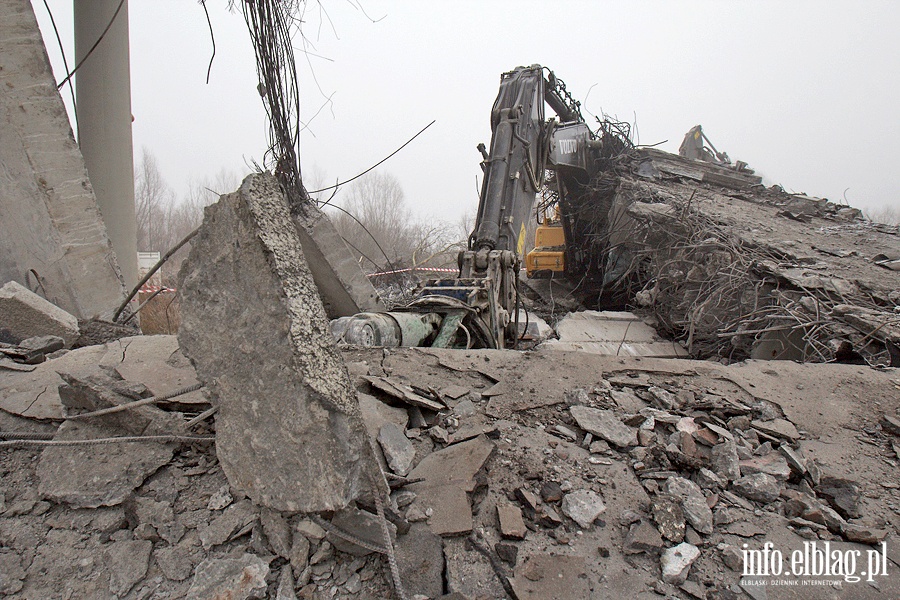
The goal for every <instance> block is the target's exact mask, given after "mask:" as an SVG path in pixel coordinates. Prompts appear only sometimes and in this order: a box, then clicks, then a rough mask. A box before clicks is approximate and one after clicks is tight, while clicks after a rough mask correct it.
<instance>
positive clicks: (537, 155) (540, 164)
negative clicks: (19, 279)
mask: <svg viewBox="0 0 900 600" xmlns="http://www.w3.org/2000/svg"><path fill="white" fill-rule="evenodd" d="M548 106H549V107H550V109H552V111H553V113H554V115H555V116H551V117H549V118H548V117H546V116H545V109H546V107H548ZM478 150H479V151H480V152H481V155H482V159H483V160H482V163H481V167H482V170H483V172H484V178H483V182H482V187H481V193H480V199H479V204H478V212H477V215H476V220H475V227H474V229H473V231H472V233H471V235H470V236H469V239H468V244H467V249H466V250H463V251H462V252H460V254H459V256H458V266H459V275H458V276H457V277H455V278H446V279H435V280H431V281H427V282H425V283H424V284H423V285H422V286H421V287H420V289H419V290H418V292H417V294H416V297H415V299H414V300H413V301H412V302H411V303H409V304H408V305H406V306H404V307H402V308H398V309H394V310H392V311H390V312H379V313H360V314H356V315H354V316H351V317H342V318H340V319H336V320H334V321H332V325H331V327H332V333H333V334H334V336H335V338H336V339H338V340H339V341H342V342H345V343H348V344H353V345H361V346H388V347H391V346H430V347H441V348H508V347H515V346H516V345H517V342H518V335H519V334H518V331H519V323H518V321H519V315H520V312H521V311H520V310H519V308H520V306H521V295H520V288H519V272H520V270H521V267H522V261H523V258H524V262H525V266H526V273H527V276H528V277H555V276H559V277H563V278H564V277H569V278H576V277H577V278H578V280H579V282H580V284H581V285H583V286H585V287H586V288H587V287H588V286H589V284H590V283H591V282H598V281H602V275H603V273H602V271H603V269H602V259H601V256H600V254H601V253H600V252H598V251H596V249H595V247H593V246H591V245H590V244H582V243H567V241H583V240H585V239H586V238H587V237H589V236H590V235H591V233H592V232H591V231H590V229H591V228H592V227H593V228H596V219H587V218H583V217H582V215H583V213H584V212H585V206H584V204H585V198H586V197H587V195H588V194H587V191H588V189H589V185H590V182H591V181H592V178H593V177H594V176H595V175H596V174H597V172H598V169H599V165H600V164H601V162H602V161H601V160H600V157H601V156H602V155H603V150H604V140H603V139H602V138H598V137H597V136H596V135H595V134H594V133H593V132H592V131H591V129H590V128H589V127H588V125H587V124H586V123H585V121H584V118H583V117H582V115H581V107H580V103H578V102H577V101H575V100H574V99H573V98H572V96H571V94H570V93H569V92H568V91H567V90H566V87H565V84H564V83H563V81H562V80H560V79H558V78H557V77H556V75H555V74H554V73H553V72H552V71H550V70H549V69H547V68H545V67H542V66H540V65H531V66H529V67H517V68H515V69H514V70H512V71H509V72H507V73H503V75H502V76H501V79H500V90H499V93H498V95H497V99H496V101H495V102H494V105H493V108H492V110H491V145H490V149H489V150H488V149H487V148H486V147H485V146H484V144H479V145H478ZM539 195H540V197H541V201H540V202H536V198H538V196H539ZM536 205H537V207H536ZM533 214H534V216H535V217H536V219H537V220H538V225H539V226H538V227H537V230H536V233H535V246H534V248H533V249H531V250H530V251H529V252H528V253H527V254H525V249H526V237H527V232H528V225H529V224H530V220H531V218H532V215H533ZM592 248H594V249H592Z"/></svg>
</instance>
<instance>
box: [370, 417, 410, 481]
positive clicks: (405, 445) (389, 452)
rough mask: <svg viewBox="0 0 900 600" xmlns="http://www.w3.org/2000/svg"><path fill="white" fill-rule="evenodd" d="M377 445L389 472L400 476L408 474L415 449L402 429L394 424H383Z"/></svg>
mask: <svg viewBox="0 0 900 600" xmlns="http://www.w3.org/2000/svg"><path fill="white" fill-rule="evenodd" d="M378 444H379V445H380V446H381V449H382V450H383V451H384V458H385V459H386V460H387V463H388V466H389V467H390V468H391V471H393V472H394V473H396V474H397V475H401V476H404V475H406V474H407V473H409V470H410V469H411V468H412V464H413V461H414V460H415V458H416V449H415V447H414V446H413V445H412V442H410V441H409V438H408V437H406V434H405V433H404V432H403V430H402V429H400V428H399V427H398V426H397V425H396V424H394V423H385V424H384V425H382V426H381V429H380V430H379V432H378Z"/></svg>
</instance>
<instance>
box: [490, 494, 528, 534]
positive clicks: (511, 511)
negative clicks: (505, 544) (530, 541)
mask: <svg viewBox="0 0 900 600" xmlns="http://www.w3.org/2000/svg"><path fill="white" fill-rule="evenodd" d="M497 520H498V521H499V522H500V535H501V536H502V537H503V538H505V539H508V540H522V539H525V534H526V533H528V528H527V527H526V526H525V520H524V519H522V510H521V509H520V508H519V507H518V506H516V505H514V504H509V503H506V502H500V503H498V504H497Z"/></svg>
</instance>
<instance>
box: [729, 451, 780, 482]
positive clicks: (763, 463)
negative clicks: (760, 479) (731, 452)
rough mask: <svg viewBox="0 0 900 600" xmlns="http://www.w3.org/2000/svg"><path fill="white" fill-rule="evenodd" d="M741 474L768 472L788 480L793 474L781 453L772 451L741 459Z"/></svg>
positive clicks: (775, 476)
mask: <svg viewBox="0 0 900 600" xmlns="http://www.w3.org/2000/svg"><path fill="white" fill-rule="evenodd" d="M740 468H741V475H753V474H754V473H766V474H767V475H771V476H772V477H774V478H775V479H778V480H780V481H787V480H788V478H789V477H790V476H791V468H790V466H789V465H788V462H787V460H786V459H785V458H784V456H782V455H781V454H776V453H774V452H770V453H769V454H765V455H763V456H757V457H754V458H751V459H749V460H742V461H740Z"/></svg>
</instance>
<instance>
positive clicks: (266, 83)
mask: <svg viewBox="0 0 900 600" xmlns="http://www.w3.org/2000/svg"><path fill="white" fill-rule="evenodd" d="M303 4H305V2H304V0H244V1H243V2H241V8H242V10H243V13H244V20H245V21H246V22H247V28H248V29H249V31H250V38H251V41H252V42H253V49H254V51H255V53H256V69H257V72H258V73H259V87H258V90H259V93H260V96H262V99H263V104H264V105H265V107H266V114H267V115H268V122H269V149H268V150H267V151H266V154H265V157H264V159H263V166H264V167H265V168H266V169H271V170H272V171H273V172H274V173H275V176H276V177H277V178H278V181H279V182H280V183H281V185H282V187H283V188H284V190H285V192H286V194H287V196H288V200H289V201H290V203H291V208H292V210H297V209H299V208H301V207H302V206H303V204H304V203H306V202H308V201H309V197H308V195H307V193H306V190H305V189H304V188H303V183H302V181H301V177H300V160H299V156H300V84H299V81H298V79H297V69H296V65H295V63H294V49H293V46H292V43H291V38H292V33H293V28H294V26H295V24H298V23H299V20H297V19H296V18H295V17H294V16H292V15H293V14H297V13H298V12H299V10H300V7H301V6H302V5H303Z"/></svg>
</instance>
